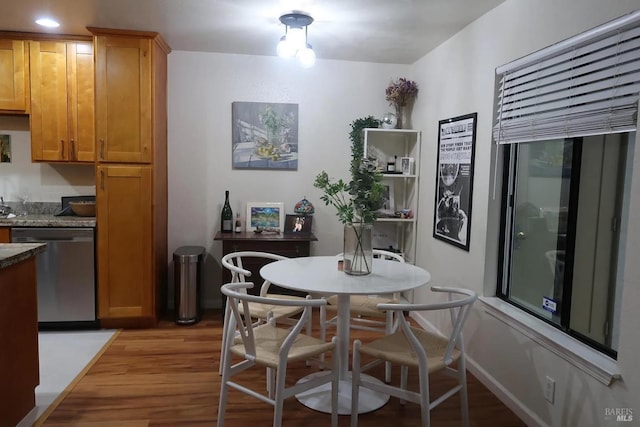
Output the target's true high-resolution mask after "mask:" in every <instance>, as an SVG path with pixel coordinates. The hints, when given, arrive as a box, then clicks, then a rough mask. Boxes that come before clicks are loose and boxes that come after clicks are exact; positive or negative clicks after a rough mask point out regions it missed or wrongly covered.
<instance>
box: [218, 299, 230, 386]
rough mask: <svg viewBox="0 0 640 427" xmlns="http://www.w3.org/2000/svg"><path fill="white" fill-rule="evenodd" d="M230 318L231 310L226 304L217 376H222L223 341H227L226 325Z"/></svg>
mask: <svg viewBox="0 0 640 427" xmlns="http://www.w3.org/2000/svg"><path fill="white" fill-rule="evenodd" d="M230 317H231V308H229V305H228V304H226V306H225V309H224V320H223V322H222V346H221V347H220V366H218V374H219V375H222V361H223V360H224V353H225V351H224V349H225V345H224V343H225V342H226V341H225V340H226V339H227V325H228V324H229V318H230Z"/></svg>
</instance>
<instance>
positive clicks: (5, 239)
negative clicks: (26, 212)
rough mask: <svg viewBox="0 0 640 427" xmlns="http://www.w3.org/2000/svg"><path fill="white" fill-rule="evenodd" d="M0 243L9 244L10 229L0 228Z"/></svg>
mask: <svg viewBox="0 0 640 427" xmlns="http://www.w3.org/2000/svg"><path fill="white" fill-rule="evenodd" d="M0 243H11V228H10V227H0Z"/></svg>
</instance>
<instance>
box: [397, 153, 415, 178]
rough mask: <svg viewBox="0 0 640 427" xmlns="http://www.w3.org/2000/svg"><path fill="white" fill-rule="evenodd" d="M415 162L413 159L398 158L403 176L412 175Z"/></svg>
mask: <svg viewBox="0 0 640 427" xmlns="http://www.w3.org/2000/svg"><path fill="white" fill-rule="evenodd" d="M414 163H415V160H414V159H413V157H400V171H401V172H402V174H403V175H412V174H413V165H414Z"/></svg>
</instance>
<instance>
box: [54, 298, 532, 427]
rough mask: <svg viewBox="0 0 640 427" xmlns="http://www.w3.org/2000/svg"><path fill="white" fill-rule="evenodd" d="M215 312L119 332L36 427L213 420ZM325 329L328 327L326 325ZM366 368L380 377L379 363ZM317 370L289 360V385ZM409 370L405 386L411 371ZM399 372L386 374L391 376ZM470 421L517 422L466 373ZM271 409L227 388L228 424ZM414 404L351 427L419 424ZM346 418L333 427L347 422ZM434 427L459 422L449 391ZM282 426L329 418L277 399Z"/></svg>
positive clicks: (436, 379) (393, 404)
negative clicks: (184, 322)
mask: <svg viewBox="0 0 640 427" xmlns="http://www.w3.org/2000/svg"><path fill="white" fill-rule="evenodd" d="M221 317H222V316H221V313H220V312H219V311H217V312H211V313H207V314H206V315H205V317H204V319H203V320H202V321H201V322H199V323H198V324H196V325H193V326H187V327H185V326H182V327H179V326H176V325H175V324H174V323H173V322H171V321H163V322H161V324H160V326H159V327H158V328H157V329H147V330H126V331H122V332H121V333H120V334H119V335H118V337H117V338H116V339H115V341H114V342H113V343H112V344H111V346H110V347H109V348H108V349H107V350H106V351H105V352H104V354H103V355H102V356H101V357H100V359H99V360H98V361H97V362H96V363H95V364H94V365H93V367H92V368H91V369H89V371H88V372H87V374H86V375H85V376H84V377H83V378H82V379H81V380H80V381H78V382H77V383H76V385H75V387H74V388H73V390H72V391H71V392H70V393H69V394H68V395H67V396H66V397H65V398H64V400H62V402H61V403H60V404H59V405H58V406H57V408H56V409H55V410H54V411H53V412H52V413H51V414H50V416H49V417H48V418H47V419H46V421H45V422H44V424H43V425H44V426H47V427H58V426H65V427H67V426H84V427H111V426H113V427H116V426H117V427H144V426H154V427H155V426H182V425H185V426H215V424H216V417H217V412H218V406H217V405H218V396H219V390H220V376H219V375H218V359H219V355H220V340H221V325H222V321H221ZM330 333H331V331H330ZM374 336H375V334H374V333H371V332H361V331H352V337H357V338H360V339H362V340H363V341H366V340H370V339H371V338H372V337H374ZM379 368H380V369H377V370H376V369H375V368H374V369H373V370H372V371H371V372H370V373H372V374H373V375H377V376H378V377H380V378H382V377H383V373H384V372H383V371H384V368H383V367H382V366H381V367H379ZM316 369H317V368H315V367H306V366H305V365H304V363H299V364H295V365H293V366H291V367H290V368H289V370H288V373H287V374H288V375H287V376H288V379H289V381H291V382H292V383H293V382H295V380H296V379H297V378H300V377H302V376H304V375H306V374H308V373H310V372H313V371H314V370H316ZM242 375H245V380H246V382H247V384H251V385H252V386H253V387H257V389H258V390H264V389H265V376H264V370H263V369H260V368H256V369H251V370H249V371H248V372H246V373H243V374H242ZM409 376H410V383H409V386H410V388H411V387H412V386H414V389H415V385H416V384H417V379H416V377H417V375H412V373H411V371H410V373H409ZM398 377H399V371H398V370H395V371H394V372H393V378H394V380H397V379H398ZM450 381H451V380H450V379H448V378H446V377H444V376H433V377H432V379H431V382H430V384H431V391H432V393H437V392H438V391H439V390H443V389H444V388H445V387H446V386H447V385H448V384H450ZM468 389H469V413H470V424H471V426H474V427H483V426H486V427H489V426H491V427H519V426H525V424H524V423H523V422H522V421H520V420H519V419H518V418H517V417H516V416H515V415H514V414H513V413H512V412H511V411H510V410H509V409H508V408H507V407H505V406H504V405H503V404H502V403H501V402H500V401H499V400H498V399H497V398H496V397H495V396H494V395H493V394H491V392H489V390H488V389H487V388H486V387H484V386H483V385H482V384H481V383H480V382H479V381H478V380H477V379H476V378H474V377H473V375H471V374H469V375H468ZM272 414H273V412H272V407H271V406H270V405H268V404H265V403H262V402H260V401H258V400H256V399H254V398H252V397H250V396H247V395H246V394H244V393H241V392H238V391H235V390H231V391H230V392H229V400H228V405H227V411H226V426H228V427H247V426H248V427H263V426H270V425H271V422H272V421H271V420H272ZM419 419H420V414H419V410H418V406H417V405H415V404H411V403H407V404H406V405H400V404H399V402H398V400H396V399H395V398H391V400H390V401H389V403H387V405H385V406H384V407H383V408H381V409H379V410H377V411H375V412H373V413H370V414H365V415H361V416H360V417H359V425H360V426H362V427H367V426H380V427H382V426H384V427H388V426H392V427H414V426H417V425H418V424H419ZM349 422H350V419H349V417H348V416H341V417H340V426H341V427H342V426H348V425H349ZM431 423H432V426H434V427H439V426H447V427H448V426H459V425H460V411H459V400H458V397H457V396H454V397H452V398H450V399H448V400H447V401H445V402H444V403H443V404H441V405H440V406H439V407H438V408H436V409H434V410H433V411H432V414H431ZM283 425H284V426H285V427H295V426H304V427H326V426H329V425H330V418H329V415H327V414H322V413H319V412H316V411H313V410H311V409H308V408H306V407H305V406H303V405H301V404H300V403H299V402H297V401H296V400H295V399H289V400H287V401H286V402H285V404H284V416H283Z"/></svg>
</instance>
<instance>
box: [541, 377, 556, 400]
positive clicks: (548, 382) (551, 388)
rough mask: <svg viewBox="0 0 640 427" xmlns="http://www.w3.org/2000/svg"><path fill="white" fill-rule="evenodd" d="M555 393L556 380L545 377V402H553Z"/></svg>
mask: <svg viewBox="0 0 640 427" xmlns="http://www.w3.org/2000/svg"><path fill="white" fill-rule="evenodd" d="M555 394H556V381H555V380H554V379H553V378H551V377H545V383H544V398H545V399H547V402H549V403H553V400H554V399H555Z"/></svg>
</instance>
